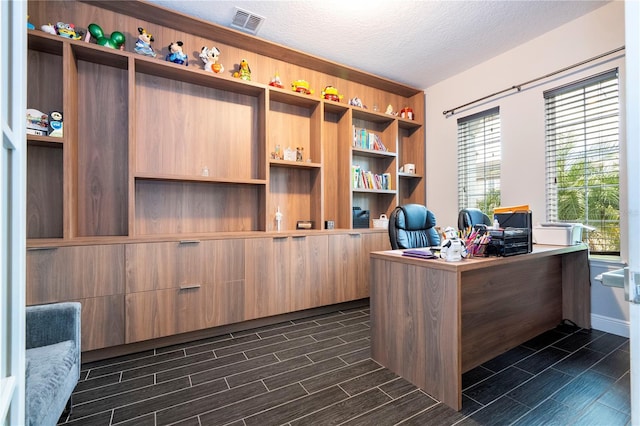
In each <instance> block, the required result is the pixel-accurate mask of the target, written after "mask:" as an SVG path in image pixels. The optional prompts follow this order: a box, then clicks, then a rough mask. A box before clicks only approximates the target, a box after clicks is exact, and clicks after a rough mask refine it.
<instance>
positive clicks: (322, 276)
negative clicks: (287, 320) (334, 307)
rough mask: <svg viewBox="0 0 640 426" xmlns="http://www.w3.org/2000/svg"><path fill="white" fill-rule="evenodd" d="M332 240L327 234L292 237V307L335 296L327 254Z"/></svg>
mask: <svg viewBox="0 0 640 426" xmlns="http://www.w3.org/2000/svg"><path fill="white" fill-rule="evenodd" d="M328 252H329V240H328V237H327V236H326V235H305V236H299V237H298V236H295V237H292V238H291V243H290V256H291V264H290V271H291V273H290V275H289V278H290V281H289V285H290V289H291V305H290V310H291V311H298V310H301V309H309V308H314V307H318V306H323V305H326V304H330V303H331V302H330V300H332V299H333V297H334V291H333V286H332V285H330V283H329V270H328V267H327V257H328Z"/></svg>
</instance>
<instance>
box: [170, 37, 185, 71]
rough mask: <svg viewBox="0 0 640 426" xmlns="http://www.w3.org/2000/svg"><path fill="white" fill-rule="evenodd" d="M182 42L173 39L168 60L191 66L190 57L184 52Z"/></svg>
mask: <svg viewBox="0 0 640 426" xmlns="http://www.w3.org/2000/svg"><path fill="white" fill-rule="evenodd" d="M182 44H183V43H182V42H181V41H172V42H171V43H170V44H169V54H168V55H167V56H166V58H165V59H166V60H167V61H169V62H173V63H174V64H178V65H184V66H185V67H186V66H189V58H188V57H187V55H186V54H184V53H183V52H182Z"/></svg>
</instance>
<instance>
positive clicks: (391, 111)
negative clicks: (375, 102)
mask: <svg viewBox="0 0 640 426" xmlns="http://www.w3.org/2000/svg"><path fill="white" fill-rule="evenodd" d="M385 114H388V115H398V113H397V112H393V107H392V106H391V104H389V105H387V110H386V111H385Z"/></svg>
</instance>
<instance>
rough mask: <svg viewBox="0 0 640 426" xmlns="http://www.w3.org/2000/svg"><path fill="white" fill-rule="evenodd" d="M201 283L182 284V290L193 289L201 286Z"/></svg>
mask: <svg viewBox="0 0 640 426" xmlns="http://www.w3.org/2000/svg"><path fill="white" fill-rule="evenodd" d="M200 287H201V285H200V284H184V285H181V286H180V291H182V290H191V289H194V288H200Z"/></svg>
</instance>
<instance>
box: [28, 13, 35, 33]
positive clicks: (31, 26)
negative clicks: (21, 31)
mask: <svg viewBox="0 0 640 426" xmlns="http://www.w3.org/2000/svg"><path fill="white" fill-rule="evenodd" d="M27 29H28V30H35V29H36V26H35V25H33V24H32V23H31V22H29V15H27Z"/></svg>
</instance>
